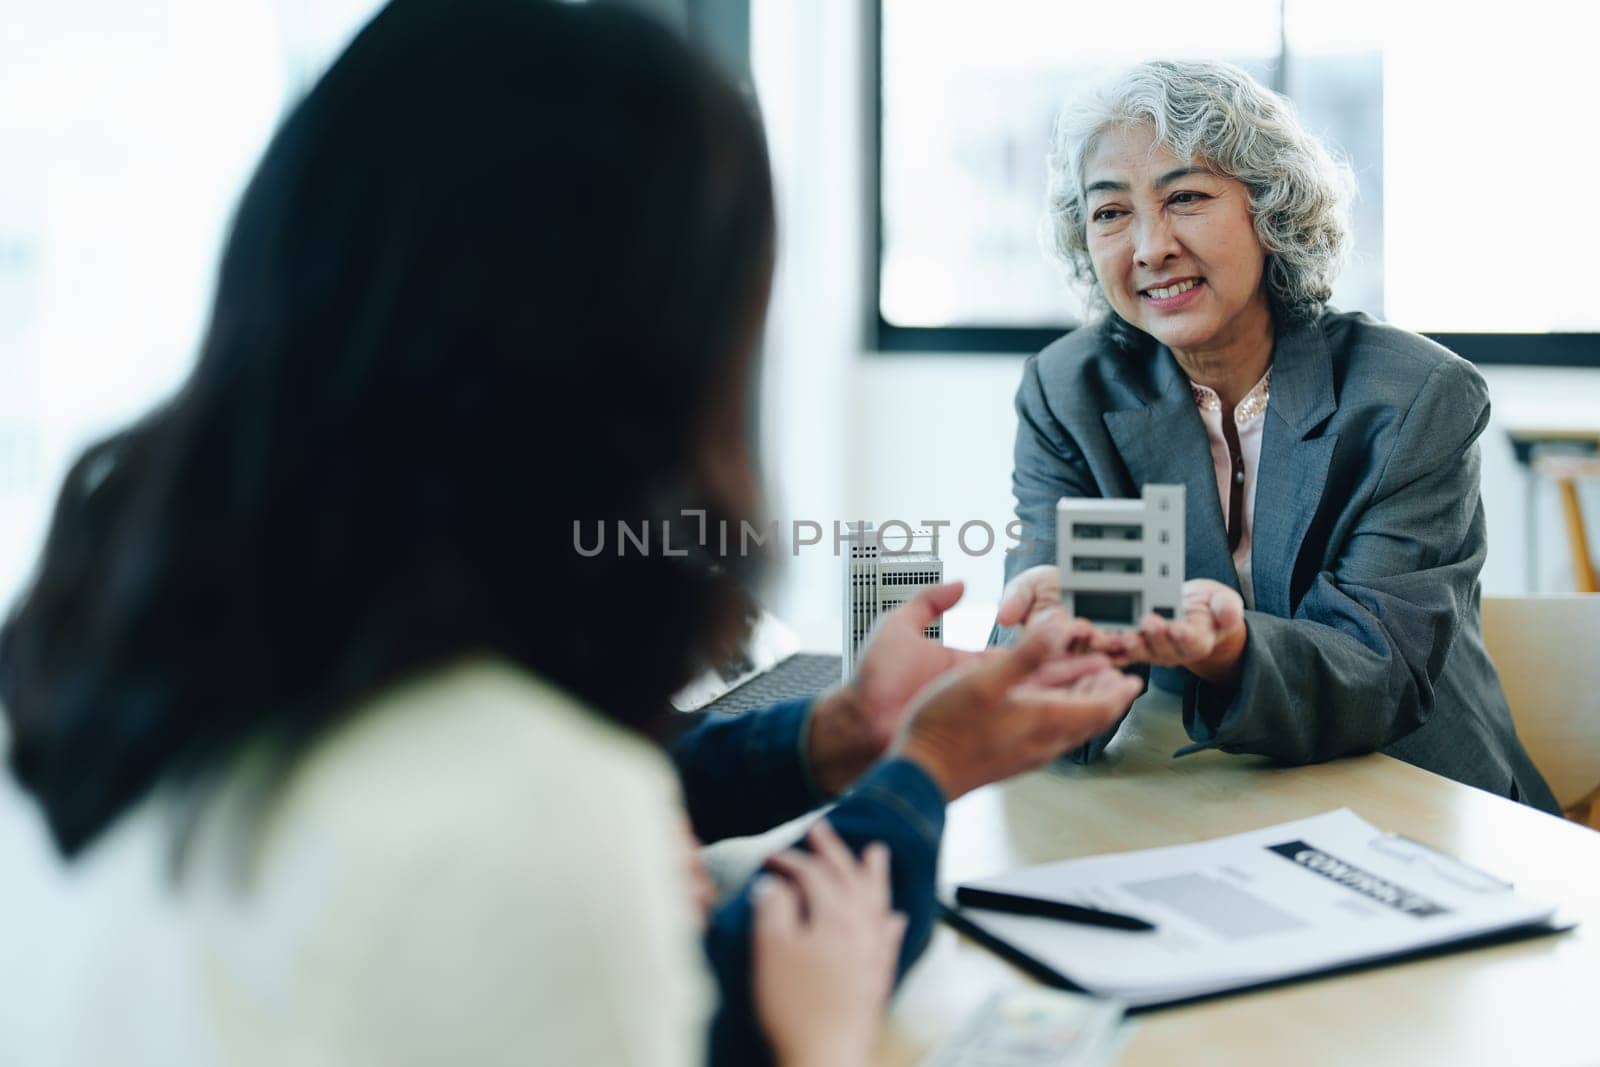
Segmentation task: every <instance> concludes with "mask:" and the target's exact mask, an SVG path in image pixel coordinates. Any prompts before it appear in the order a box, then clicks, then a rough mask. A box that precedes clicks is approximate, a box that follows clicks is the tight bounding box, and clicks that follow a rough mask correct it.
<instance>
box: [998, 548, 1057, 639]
mask: <svg viewBox="0 0 1600 1067" xmlns="http://www.w3.org/2000/svg"><path fill="white" fill-rule="evenodd" d="M1060 606H1061V569H1060V568H1059V567H1057V566H1056V565H1055V564H1053V563H1041V564H1040V565H1039V566H1037V567H1029V568H1028V569H1027V570H1025V571H1023V572H1022V573H1021V574H1019V575H1017V576H1016V577H1015V578H1013V579H1011V580H1010V581H1009V582H1007V583H1006V587H1005V589H1003V590H1001V592H1000V610H999V611H998V612H996V613H995V620H994V621H995V622H997V623H999V624H1000V625H1001V626H1026V625H1027V624H1028V622H1029V620H1031V619H1032V618H1033V617H1034V616H1035V615H1038V614H1043V613H1044V612H1046V611H1049V610H1050V609H1051V608H1059V607H1060Z"/></svg>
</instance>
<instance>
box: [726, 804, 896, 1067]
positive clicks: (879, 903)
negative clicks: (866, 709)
mask: <svg viewBox="0 0 1600 1067" xmlns="http://www.w3.org/2000/svg"><path fill="white" fill-rule="evenodd" d="M808 840H809V841H810V844H811V851H810V852H804V851H800V850H798V849H796V850H791V851H788V852H783V853H780V854H779V855H776V856H773V857H772V858H771V859H770V860H768V861H767V866H768V867H769V868H770V869H772V870H773V871H776V872H778V873H779V874H781V875H783V876H785V877H783V878H777V877H768V878H766V879H764V880H763V881H762V882H761V883H759V884H758V886H757V890H756V894H755V928H754V941H753V948H752V951H753V954H754V977H753V982H754V986H755V988H754V995H755V1007H756V1015H757V1018H759V1019H760V1021H761V1025H762V1028H763V1029H764V1030H765V1031H766V1034H767V1039H768V1040H769V1041H770V1042H771V1044H772V1049H773V1051H774V1052H775V1053H776V1054H777V1058H778V1062H779V1063H781V1064H783V1067H811V1065H819V1067H820V1065H828V1067H864V1065H865V1064H867V1063H868V1062H869V1061H870V1059H871V1056H872V1050H873V1047H874V1046H875V1045H876V1044H877V1040H878V1029H879V1027H880V1026H881V1025H882V1021H883V1012H884V1006H885V1004H887V1003H888V1000H889V990H890V989H891V988H892V987H893V985H894V971H895V961H896V960H897V959H898V958H899V954H900V938H901V936H902V935H903V934H904V933H905V928H906V921H905V916H903V915H900V914H898V913H896V912H893V911H890V910H889V850H888V849H887V848H885V847H884V846H883V845H881V844H871V845H868V846H867V847H866V849H865V851H863V852H862V854H861V859H860V860H859V861H858V860H857V859H856V858H855V857H854V856H852V855H851V854H850V850H849V849H848V848H847V847H846V846H845V844H844V842H843V841H841V840H840V839H839V836H838V834H836V833H835V832H834V830H833V827H831V826H829V825H828V822H827V820H826V819H824V820H822V821H820V822H818V823H817V824H816V825H815V826H814V827H812V829H811V833H810V834H809V836H808Z"/></svg>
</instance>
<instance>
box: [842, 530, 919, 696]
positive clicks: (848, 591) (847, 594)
mask: <svg viewBox="0 0 1600 1067" xmlns="http://www.w3.org/2000/svg"><path fill="white" fill-rule="evenodd" d="M891 525H892V524H891ZM886 540H887V541H889V543H890V547H889V548H886V547H885V541H886ZM845 547H846V549H847V552H846V554H845V557H844V664H843V667H844V671H843V673H844V681H849V680H850V678H851V676H852V675H854V674H855V671H856V664H857V662H859V661H860V659H861V650H862V649H863V648H865V647H866V644H867V638H868V637H870V636H871V635H872V628H873V626H875V625H876V624H877V622H878V619H879V618H881V617H882V616H884V615H887V614H888V613H889V612H891V611H893V610H894V609H895V608H897V607H899V606H900V605H901V604H904V603H905V602H906V601H908V600H910V599H911V598H912V597H914V596H916V595H917V594H918V593H920V592H921V591H922V590H924V589H926V588H928V586H930V585H938V584H939V583H940V582H942V581H944V563H943V562H941V561H940V559H939V556H938V554H937V553H935V552H934V551H933V535H932V534H931V533H929V532H928V531H926V530H918V531H916V532H914V533H912V532H908V534H907V535H906V536H904V537H900V538H898V540H897V539H896V535H894V534H887V535H886V534H885V533H884V532H883V531H875V530H874V529H873V526H872V523H870V522H860V523H851V524H850V532H849V535H848V536H847V538H846V543H845ZM923 635H924V636H925V637H928V638H929V639H931V640H934V641H942V640H943V639H944V625H943V622H942V620H939V619H935V620H934V621H933V622H932V624H930V625H929V626H928V627H926V628H925V629H924V630H923Z"/></svg>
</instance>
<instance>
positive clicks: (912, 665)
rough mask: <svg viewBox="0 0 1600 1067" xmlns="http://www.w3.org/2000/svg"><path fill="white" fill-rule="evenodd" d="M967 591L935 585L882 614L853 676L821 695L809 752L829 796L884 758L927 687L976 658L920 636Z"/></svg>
mask: <svg viewBox="0 0 1600 1067" xmlns="http://www.w3.org/2000/svg"><path fill="white" fill-rule="evenodd" d="M962 589H963V586H962V583H960V582H945V583H943V584H941V585H935V586H932V587H930V588H928V589H924V590H923V591H922V592H920V593H918V594H917V595H916V596H914V597H912V598H911V599H910V600H909V601H907V602H906V603H904V604H902V605H901V606H900V607H898V608H896V609H895V610H894V611H891V612H889V613H888V614H887V615H885V616H884V617H883V618H882V619H880V620H879V621H878V625H877V627H876V628H875V629H874V630H873V631H872V637H871V639H870V640H869V641H868V642H867V647H866V648H865V649H864V650H863V651H862V653H861V663H860V665H859V666H858V667H857V669H856V675H855V677H854V678H852V679H851V680H850V681H849V682H848V683H847V684H844V685H840V686H836V687H834V688H833V689H830V690H828V691H827V692H825V693H823V694H822V695H821V696H819V697H818V698H817V703H816V706H815V707H814V708H813V709H812V712H811V727H810V732H809V735H808V737H807V744H806V750H807V755H808V758H809V760H810V764H811V774H812V777H813V779H815V781H816V783H817V785H818V786H820V787H821V788H822V789H823V790H824V791H825V792H827V793H828V794H830V795H833V794H837V793H841V792H843V791H844V790H845V788H846V787H848V786H849V785H850V783H851V782H853V781H855V780H856V779H857V778H858V777H860V776H861V773H862V772H863V771H865V770H866V769H867V768H868V767H870V766H871V765H872V763H873V761H874V760H876V759H877V758H878V757H879V756H881V755H883V751H884V749H885V748H887V747H888V745H889V742H890V741H891V740H893V738H894V736H895V735H896V734H897V733H899V732H900V726H901V724H902V723H903V722H904V721H905V712H906V708H907V707H908V706H909V705H910V703H911V698H912V697H914V696H916V695H917V693H918V692H919V691H920V690H921V689H922V687H923V686H925V685H927V684H928V683H929V682H931V681H932V680H933V679H935V678H937V677H938V676H939V675H941V674H943V673H944V672H945V671H947V670H949V669H950V668H952V667H955V666H958V665H960V664H961V663H964V662H966V661H967V660H968V659H971V658H972V656H973V653H970V652H963V651H961V650H959V649H954V648H947V647H945V646H944V645H943V644H941V643H940V642H938V641H933V640H930V639H929V638H928V637H927V636H925V635H924V633H923V631H924V630H925V629H926V628H927V627H928V626H930V625H931V624H932V623H933V622H935V621H936V620H937V619H938V618H939V617H940V616H941V615H943V614H944V613H945V612H946V611H948V610H950V608H952V607H954V606H955V603H956V601H958V600H960V599H961V593H962Z"/></svg>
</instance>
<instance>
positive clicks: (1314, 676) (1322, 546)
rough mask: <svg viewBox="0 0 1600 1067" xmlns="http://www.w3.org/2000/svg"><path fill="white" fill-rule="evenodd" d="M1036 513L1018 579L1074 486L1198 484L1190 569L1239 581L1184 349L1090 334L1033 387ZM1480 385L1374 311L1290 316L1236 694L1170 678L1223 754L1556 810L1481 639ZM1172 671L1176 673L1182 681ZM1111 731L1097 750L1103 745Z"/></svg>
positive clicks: (1026, 387)
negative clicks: (1382, 775) (1482, 792)
mask: <svg viewBox="0 0 1600 1067" xmlns="http://www.w3.org/2000/svg"><path fill="white" fill-rule="evenodd" d="M1017 416H1018V426H1017V445H1016V460H1015V463H1016V466H1015V470H1014V471H1013V475H1012V483H1013V490H1014V492H1015V494H1016V501H1017V517H1018V518H1019V519H1020V520H1021V521H1022V523H1023V531H1024V537H1025V540H1024V542H1023V544H1022V545H1021V546H1020V549H1019V550H1017V551H1015V552H1014V553H1013V554H1011V555H1009V556H1008V557H1007V559H1006V577H1007V579H1008V580H1009V579H1010V578H1011V577H1012V576H1014V575H1015V574H1017V573H1018V572H1020V571H1022V570H1024V569H1026V568H1028V567H1031V566H1033V565H1035V564H1038V563H1054V562H1055V552H1056V546H1055V505H1056V501H1057V500H1058V499H1059V498H1061V497H1063V496H1099V497H1132V496H1138V495H1139V489H1140V486H1142V485H1143V484H1145V483H1147V482H1167V483H1182V484H1184V485H1186V486H1188V489H1189V492H1188V515H1187V524H1186V531H1185V535H1186V547H1187V551H1188V559H1187V564H1188V577H1190V578H1214V579H1216V580H1217V581H1219V582H1223V583H1224V584H1226V585H1229V586H1231V587H1233V588H1234V589H1238V588H1239V579H1238V575H1237V574H1236V573H1235V571H1234V567H1233V559H1232V556H1231V555H1230V553H1229V552H1228V545H1227V534H1226V530H1225V526H1224V521H1223V515H1222V508H1221V505H1220V504H1219V502H1218V499H1217V492H1216V475H1215V474H1214V472H1213V469H1212V465H1211V451H1210V445H1209V443H1208V440H1207V437H1206V431H1205V426H1204V424H1203V423H1202V422H1201V421H1200V415H1199V413H1198V411H1197V410H1196V408H1195V402H1194V399H1193V396H1192V395H1191V393H1190V390H1189V387H1188V381H1187V379H1186V378H1185V376H1184V374H1183V372H1182V371H1181V370H1180V369H1179V368H1178V365H1177V363H1176V362H1175V361H1174V360H1173V358H1172V354H1171V353H1170V352H1169V351H1168V350H1167V349H1166V348H1165V347H1157V348H1155V349H1154V350H1153V351H1149V352H1146V353H1142V354H1129V353H1126V352H1122V351H1119V350H1117V349H1116V348H1114V347H1113V346H1112V345H1111V343H1110V341H1109V340H1108V338H1107V337H1106V335H1105V333H1104V331H1103V330H1102V329H1100V328H1099V327H1086V328H1084V329H1080V330H1076V331H1074V332H1073V333H1071V334H1068V335H1067V336H1066V337H1063V338H1062V339H1061V340H1059V341H1057V342H1055V343H1054V344H1052V345H1050V346H1049V347H1048V348H1046V349H1045V350H1044V351H1043V352H1041V353H1039V354H1038V355H1037V356H1034V357H1032V358H1031V359H1029V360H1028V362H1027V365H1026V367H1025V369H1024V371H1023V376H1022V385H1021V387H1020V388H1019V389H1018V390H1017ZM1488 419H1489V397H1488V392H1487V390H1486V388H1485V386H1484V382H1483V378H1482V377H1481V376H1480V375H1479V374H1478V372H1477V371H1476V370H1475V369H1474V368H1473V366H1472V365H1471V364H1470V363H1468V362H1466V361H1465V360H1463V359H1461V358H1459V357H1457V356H1455V355H1453V354H1451V353H1450V352H1449V351H1447V350H1446V349H1444V348H1441V347H1440V346H1438V345H1436V344H1434V343H1433V342H1431V341H1428V340H1426V339H1424V338H1421V337H1418V336H1416V335H1415V334H1410V333H1406V332H1405V331H1403V330H1399V329H1396V328H1394V327H1392V326H1387V325H1384V324H1383V323H1379V322H1375V321H1373V320H1372V319H1370V318H1368V317H1366V316H1365V315H1360V314H1343V313H1339V312H1334V311H1329V312H1326V313H1325V314H1323V315H1322V317H1321V318H1320V319H1318V320H1317V321H1316V322H1314V323H1311V324H1308V325H1304V326H1299V327H1292V328H1280V330H1279V332H1278V336H1277V340H1276V343H1275V346H1274V350H1273V360H1272V392H1271V399H1270V400H1269V402H1268V406H1267V415H1266V420H1267V421H1266V425H1265V427H1264V429H1263V436H1262V445H1261V467H1260V470H1259V471H1258V472H1257V476H1256V498H1255V525H1254V528H1253V530H1252V532H1251V567H1252V580H1253V583H1254V586H1255V589H1254V592H1255V610H1254V611H1250V612H1247V613H1246V620H1247V625H1248V627H1249V641H1248V644H1247V645H1246V648H1245V654H1244V662H1243V665H1242V668H1243V669H1242V675H1241V678H1240V682H1239V686H1238V688H1237V690H1235V691H1231V692H1229V691H1220V690H1217V689H1215V688H1214V687H1212V686H1209V685H1207V684H1205V683H1202V682H1201V681H1200V680H1199V679H1197V678H1195V677H1194V675H1192V674H1189V673H1188V672H1187V671H1181V672H1168V671H1157V672H1156V674H1157V678H1156V680H1157V682H1158V683H1160V684H1163V685H1164V686H1167V685H1170V687H1171V688H1174V689H1180V688H1181V691H1182V693H1183V721H1184V727H1185V729H1186V730H1187V731H1188V733H1189V736H1190V737H1191V738H1192V739H1193V740H1194V744H1192V745H1189V746H1188V747H1186V748H1184V749H1181V750H1180V752H1179V754H1180V755H1182V754H1185V753H1188V752H1193V751H1198V750H1200V749H1205V748H1220V749H1222V750H1223V751H1224V752H1238V753H1256V754H1260V755H1264V756H1270V757H1273V758H1275V759H1278V760H1282V761H1284V762H1286V763H1296V764H1298V763H1315V762H1318V761H1321V760H1327V759H1333V758H1334V757H1337V756H1343V755H1348V754H1351V753H1357V752H1368V751H1371V750H1373V749H1381V750H1382V751H1384V752H1386V753H1388V754H1389V755H1391V756H1395V757H1397V758H1399V759H1402V760H1405V761H1406V762H1408V763H1412V764H1415V765H1416V766H1418V767H1423V768H1426V769H1428V770H1430V771H1434V772H1436V773H1438V774H1442V775H1445V776H1446V777H1449V778H1454V779H1455V780H1456V781H1459V782H1465V783H1467V784H1468V785H1474V786H1478V787H1480V788H1482V789H1487V790H1489V791H1490V792H1493V793H1496V794H1499V795H1500V796H1509V797H1512V798H1515V799H1520V800H1522V801H1524V802H1526V803H1528V804H1531V805H1534V806H1535V807H1539V808H1543V809H1545V810H1547V811H1556V810H1557V808H1556V802H1555V798H1554V797H1553V796H1552V795H1551V793H1550V789H1549V787H1548V786H1546V785H1545V783H1544V780H1543V779H1542V778H1541V777H1540V776H1539V772H1538V771H1537V770H1535V769H1534V766H1533V763H1532V762H1531V761H1530V760H1529V759H1528V755H1527V753H1526V752H1525V751H1524V750H1523V748H1522V744H1521V742H1519V741H1518V740H1517V735H1516V731H1515V730H1514V729H1513V728H1512V725H1511V716H1510V712H1509V710H1508V709H1507V706H1506V698H1505V694H1504V693H1503V692H1502V690H1501V688H1500V680H1499V678H1498V677H1497V676H1496V675H1495V671H1494V666H1493V665H1492V664H1491V663H1490V662H1489V657H1488V655H1487V653H1485V651H1484V647H1483V637H1482V633H1481V629H1480V625H1479V620H1478V597H1479V587H1478V572H1479V570H1480V569H1481V568H1482V566H1483V558H1484V552H1485V545H1486V541H1485V536H1484V519H1483V501H1482V499H1481V497H1480V496H1479V491H1478V474H1479V458H1478V446H1477V440H1478V435H1479V434H1481V433H1482V432H1483V428H1484V425H1485V424H1486V423H1487V422H1488ZM1163 676H1166V677H1163ZM1110 736H1111V735H1107V736H1106V737H1104V738H1100V739H1098V740H1097V741H1095V742H1092V743H1091V744H1090V745H1089V746H1087V747H1086V748H1085V749H1084V750H1083V751H1082V752H1080V753H1079V758H1082V759H1088V758H1092V757H1093V756H1095V755H1097V754H1098V753H1099V752H1100V751H1101V750H1102V749H1104V747H1105V745H1106V743H1107V742H1108V741H1109V740H1110Z"/></svg>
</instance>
